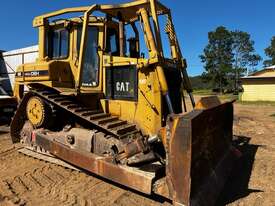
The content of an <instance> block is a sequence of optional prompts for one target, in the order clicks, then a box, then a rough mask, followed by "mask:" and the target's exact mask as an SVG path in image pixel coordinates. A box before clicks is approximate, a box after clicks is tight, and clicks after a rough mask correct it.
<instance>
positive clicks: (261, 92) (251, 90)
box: [241, 81, 275, 101]
mask: <svg viewBox="0 0 275 206" xmlns="http://www.w3.org/2000/svg"><path fill="white" fill-rule="evenodd" d="M243 89H244V92H243V94H242V95H241V100H242V101H275V83H274V84H265V82H264V81H263V83H262V84H247V85H245V84H244V85H243Z"/></svg>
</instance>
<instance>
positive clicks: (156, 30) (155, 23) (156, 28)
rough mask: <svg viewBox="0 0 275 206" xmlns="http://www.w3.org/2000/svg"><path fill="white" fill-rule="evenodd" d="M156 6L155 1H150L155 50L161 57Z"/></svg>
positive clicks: (161, 50)
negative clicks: (156, 49)
mask: <svg viewBox="0 0 275 206" xmlns="http://www.w3.org/2000/svg"><path fill="white" fill-rule="evenodd" d="M156 5H157V3H156V0H150V7H151V13H152V17H153V22H154V28H155V35H156V44H157V48H158V51H159V54H160V56H161V57H163V49H162V42H161V36H160V28H159V21H158V16H157V9H156Z"/></svg>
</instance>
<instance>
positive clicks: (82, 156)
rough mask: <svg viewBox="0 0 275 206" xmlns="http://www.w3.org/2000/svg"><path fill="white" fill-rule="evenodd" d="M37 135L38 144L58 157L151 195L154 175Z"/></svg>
mask: <svg viewBox="0 0 275 206" xmlns="http://www.w3.org/2000/svg"><path fill="white" fill-rule="evenodd" d="M35 135H36V144H38V145H39V146H41V147H43V148H44V149H46V150H48V151H49V152H50V153H51V154H53V155H55V156H56V157H58V158H60V159H62V160H64V161H66V162H68V163H70V164H72V165H76V166H78V167H80V168H82V169H84V170H87V171H90V172H92V173H94V174H96V175H99V176H102V177H104V178H106V179H108V180H111V181H113V182H116V183H118V184H121V185H124V186H127V187H129V188H132V189H134V190H137V191H140V192H143V193H145V194H151V191H152V181H153V179H154V178H155V175H154V173H149V172H144V171H141V170H138V169H135V168H131V167H127V166H121V165H117V164H114V163H112V162H110V161H108V158H105V157H101V156H98V155H95V154H93V153H88V152H83V151H80V150H77V149H71V148H69V147H67V146H65V145H63V144H61V143H58V142H56V141H54V140H53V139H50V138H49V137H48V136H46V135H43V134H41V133H39V132H36V134H35Z"/></svg>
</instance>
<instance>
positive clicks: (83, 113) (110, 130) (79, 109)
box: [11, 88, 140, 143]
mask: <svg viewBox="0 0 275 206" xmlns="http://www.w3.org/2000/svg"><path fill="white" fill-rule="evenodd" d="M32 96H39V97H40V98H42V99H44V100H45V101H47V102H49V103H50V104H52V105H54V106H56V107H57V108H60V109H63V110H65V111H66V112H68V113H70V114H71V115H73V116H74V117H76V118H78V119H81V120H82V121H84V122H86V123H88V124H89V125H90V126H91V128H92V129H96V130H98V131H101V132H103V133H105V134H108V135H112V136H114V137H116V138H118V139H124V138H127V137H129V136H133V135H136V134H138V133H140V131H139V130H138V129H137V127H136V125H135V124H130V123H128V122H127V121H125V120H120V119H119V117H117V116H113V115H111V114H109V113H105V112H104V111H102V110H100V109H98V110H95V109H93V108H89V107H86V106H83V105H81V104H79V103H78V102H77V101H76V99H75V97H73V96H67V95H61V94H60V93H59V92H57V91H55V90H52V89H47V88H44V89H32V90H30V91H29V92H28V93H26V94H25V95H24V97H23V99H22V100H21V103H20V104H19V106H18V109H17V111H16V113H15V115H14V117H13V120H12V123H11V137H12V140H13V142H14V143H15V142H18V141H19V140H20V131H21V129H22V128H23V125H24V122H25V120H26V111H25V108H26V104H27V102H28V99H29V98H31V97H32Z"/></svg>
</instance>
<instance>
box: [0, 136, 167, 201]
mask: <svg viewBox="0 0 275 206" xmlns="http://www.w3.org/2000/svg"><path fill="white" fill-rule="evenodd" d="M0 147H1V150H0V151H2V153H0V159H1V165H0V205H1V206H2V205H7V206H8V205H20V206H21V205H26V206H28V205H42V206H44V205H45V206H55V205H68V206H69V205H80V206H82V205H83V206H97V205H102V206H109V205H114V206H124V205H127V206H129V205H133V206H140V205H146V206H153V205H154V206H158V205H163V204H162V203H160V202H156V201H154V200H151V199H148V198H146V197H143V196H141V195H139V194H136V193H134V192H131V191H127V190H125V189H122V188H120V187H117V186H114V185H112V184H110V183H107V182H104V181H102V180H101V179H98V178H95V177H94V176H90V175H88V174H86V173H83V172H78V171H73V170H70V169H65V168H63V167H61V166H56V165H53V164H50V163H47V162H44V161H40V160H38V159H34V158H31V157H27V156H24V155H23V154H19V153H18V152H17V151H16V149H13V148H12V145H11V142H10V141H7V139H6V138H4V139H3V138H2V136H1V135H0ZM164 204H165V205H170V204H168V203H164Z"/></svg>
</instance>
